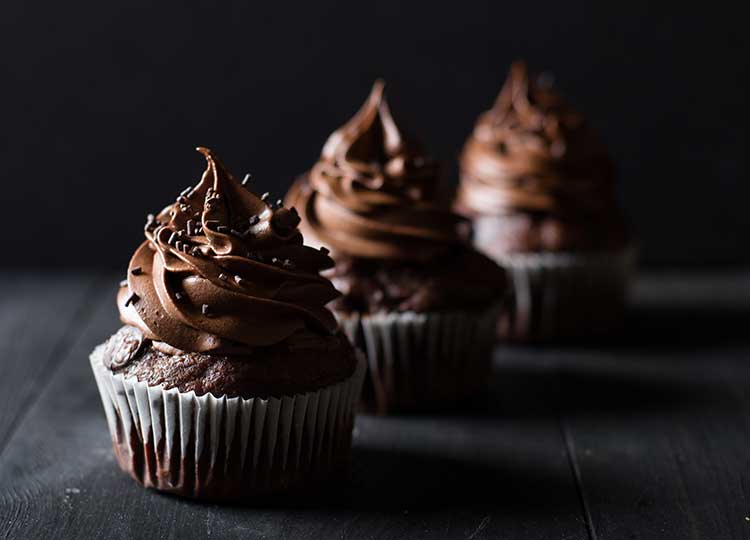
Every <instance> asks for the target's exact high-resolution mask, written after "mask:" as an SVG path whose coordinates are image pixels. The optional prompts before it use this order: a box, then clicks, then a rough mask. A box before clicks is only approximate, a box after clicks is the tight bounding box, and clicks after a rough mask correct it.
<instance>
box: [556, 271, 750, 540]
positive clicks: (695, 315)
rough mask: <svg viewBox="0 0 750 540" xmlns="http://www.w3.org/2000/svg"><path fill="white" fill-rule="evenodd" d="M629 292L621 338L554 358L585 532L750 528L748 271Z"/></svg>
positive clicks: (675, 534)
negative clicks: (585, 512) (631, 304)
mask: <svg viewBox="0 0 750 540" xmlns="http://www.w3.org/2000/svg"><path fill="white" fill-rule="evenodd" d="M635 292H636V298H635V300H636V306H637V310H636V311H635V312H634V313H633V314H632V317H631V319H632V320H631V325H630V327H631V333H630V335H628V336H627V339H626V340H624V341H623V343H621V344H620V346H619V347H612V348H609V349H606V350H597V349H596V348H593V349H588V350H587V349H578V350H575V349H574V350H570V351H565V353H561V354H560V357H559V366H558V369H559V370H560V373H561V386H562V388H563V389H564V393H563V394H562V395H561V396H559V403H560V409H561V411H562V419H563V429H564V432H565V434H566V438H567V440H568V444H569V446H570V447H571V449H572V453H573V455H574V458H575V460H576V462H577V467H578V468H579V470H580V478H581V484H582V490H583V496H584V498H585V501H586V506H587V508H588V509H589V511H590V514H591V520H592V522H593V537H594V538H599V539H609V538H633V539H635V538H643V539H650V538H654V539H656V538H658V539H664V538H674V539H683V538H684V539H703V538H705V539H722V540H724V539H726V540H729V539H746V538H750V497H749V495H750V491H749V490H750V452H748V450H747V449H748V441H750V421H749V420H750V415H749V414H748V413H750V332H749V331H748V323H750V275H748V274H746V273H725V274H715V275H711V276H703V277H702V278H700V279H697V280H696V279H694V278H691V277H689V276H688V277H679V276H673V275H670V276H657V277H655V278H653V279H651V280H649V281H646V282H641V284H640V286H639V287H638V288H637V289H636V291H635Z"/></svg>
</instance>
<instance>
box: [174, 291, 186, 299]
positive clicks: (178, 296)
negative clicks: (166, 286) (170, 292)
mask: <svg viewBox="0 0 750 540" xmlns="http://www.w3.org/2000/svg"><path fill="white" fill-rule="evenodd" d="M183 298H185V295H184V294H182V293H181V292H176V293H174V299H175V300H182V299H183Z"/></svg>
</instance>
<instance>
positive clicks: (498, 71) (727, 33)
mask: <svg viewBox="0 0 750 540" xmlns="http://www.w3.org/2000/svg"><path fill="white" fill-rule="evenodd" d="M610 4H611V3H609V2H591V3H590V4H587V3H579V2H561V1H548V2H512V3H506V2H500V1H497V0H495V1H485V2H480V1H468V0H464V1H461V2H453V3H445V4H443V3H440V2H424V3H417V2H409V3H407V2H406V1H405V0H401V1H394V0H381V1H378V2H367V3H359V2H353V1H334V0H318V1H305V2H296V3H292V2H280V1H277V2H273V1H266V2H250V1H235V2H223V1H216V2H202V3H194V4H193V5H192V7H186V6H185V5H184V4H183V3H177V2H171V1H165V0H159V1H152V2H141V1H128V2H125V1H120V2H107V1H101V0H96V1H94V0H87V1H84V2H60V1H52V0H48V1H40V0H6V1H4V2H3V10H2V14H0V58H1V59H2V62H0V69H1V70H2V71H1V72H0V92H1V93H2V96H1V97H2V105H0V107H2V111H3V114H2V119H0V122H1V125H2V134H3V141H2V146H1V147H0V158H2V164H3V169H4V172H3V177H4V178H3V180H4V185H3V189H2V193H3V195H2V211H3V218H4V231H5V234H4V242H3V249H2V250H1V251H0V262H2V264H3V265H7V264H21V265H34V264H44V265H79V266H80V265H107V266H113V265H119V266H124V265H125V264H126V261H127V259H128V258H129V256H130V253H131V252H132V250H133V248H134V247H135V246H136V244H137V243H138V242H139V241H140V239H141V237H142V236H141V235H142V229H141V228H142V224H143V219H144V216H145V215H146V213H148V212H153V211H156V210H159V209H160V208H161V207H162V206H163V205H164V204H166V203H168V202H170V201H171V200H173V198H174V197H175V195H176V194H177V193H178V192H179V191H180V190H182V189H183V187H184V186H186V185H187V184H188V183H190V182H192V181H194V180H195V179H197V178H198V176H199V174H200V172H201V171H202V169H203V160H202V158H201V156H199V155H198V154H197V153H195V152H194V151H193V148H194V147H195V146H196V145H206V146H210V147H212V148H213V149H214V150H216V151H217V153H218V154H219V155H220V156H221V157H222V158H223V159H224V161H225V162H226V163H227V164H228V165H229V166H230V168H232V169H233V170H235V171H236V172H237V174H238V175H239V174H240V173H241V172H244V171H252V172H253V173H254V174H255V176H256V178H257V186H258V189H260V190H268V189H270V190H272V191H274V192H277V193H280V192H282V191H283V190H284V189H285V188H286V187H287V186H288V185H289V183H290V181H291V180H292V178H293V177H294V176H295V175H296V174H298V173H300V172H301V171H303V170H304V169H305V168H307V167H308V166H309V165H310V164H311V163H312V162H313V161H314V160H315V159H316V157H317V155H318V152H319V151H320V148H321V145H322V144H323V142H324V141H325V139H326V137H327V135H328V134H329V133H330V132H331V131H332V130H333V129H334V128H336V127H337V126H339V125H340V124H341V123H342V122H344V121H345V120H346V119H347V118H348V117H349V116H350V115H351V114H352V113H353V112H354V111H355V110H356V109H357V107H358V106H359V105H360V103H361V102H362V101H363V100H364V98H365V96H366V95H367V93H368V91H369V87H370V85H371V83H372V81H373V79H374V78H375V77H377V76H382V77H384V78H385V79H386V80H387V81H388V83H389V89H390V96H391V102H392V104H393V108H394V109H395V113H396V115H397V117H398V118H399V119H400V120H401V122H403V123H404V124H406V125H407V127H409V128H410V130H411V131H413V132H415V133H418V134H420V135H421V137H422V138H423V139H424V141H425V143H426V144H427V146H428V148H430V149H431V150H432V151H433V152H434V153H435V155H436V156H437V157H439V158H440V159H442V160H443V162H444V163H445V176H446V180H447V181H455V157H456V154H457V153H458V151H459V148H460V146H461V143H462V141H463V140H464V138H465V137H466V135H467V134H468V133H469V131H470V129H471V126H472V123H473V121H474V119H475V117H476V115H477V114H478V113H479V112H481V111H482V110H484V109H486V108H487V107H488V106H489V105H490V104H491V103H492V101H493V99H494V97H495V95H496V93H497V91H498V90H499V88H500V84H501V83H502V80H503V79H504V77H505V74H506V70H507V67H508V64H509V63H510V62H511V61H512V60H513V59H515V58H519V57H524V58H526V59H528V60H529V62H530V64H531V66H532V67H533V68H536V69H541V70H550V71H552V72H554V73H555V75H556V80H557V83H558V84H559V86H560V88H561V89H562V90H563V91H564V92H565V93H566V95H567V96H568V98H569V99H570V100H571V101H572V102H573V103H574V104H576V105H577V106H578V108H580V109H581V110H582V111H583V112H585V113H586V114H588V115H589V116H590V117H591V119H592V120H593V122H594V124H595V125H596V126H598V128H599V129H600V131H601V132H602V133H603V135H604V137H605V139H606V140H607V142H608V144H609V145H610V148H611V151H612V154H613V155H614V157H615V159H616V160H617V163H618V165H619V170H620V180H621V195H622V200H623V203H624V205H625V207H626V209H627V211H628V213H629V216H630V219H631V221H632V222H633V224H634V227H635V230H636V232H637V234H638V236H639V237H640V240H641V247H642V255H643V259H644V260H645V261H646V263H647V264H683V265H684V264H725V263H743V262H745V263H746V262H748V261H750V257H748V253H747V249H746V248H747V240H746V235H747V233H748V232H749V231H750V213H749V212H748V211H747V204H748V197H749V196H750V186H749V185H748V181H747V180H748V179H747V166H746V165H747V161H746V157H745V150H746V137H745V126H746V122H747V118H746V116H747V110H746V109H747V108H746V107H745V104H744V100H745V95H746V90H747V88H746V85H745V77H746V76H747V72H746V71H747V58H748V53H749V52H750V51H748V39H747V38H746V37H745V36H744V34H745V33H746V30H745V28H744V26H745V23H744V18H743V17H741V16H740V15H739V14H738V13H733V11H732V9H731V8H729V7H728V6H726V7H724V8H722V7H721V6H720V5H719V4H717V3H716V2H714V3H712V4H710V5H709V4H706V3H696V7H691V6H689V5H688V4H689V3H687V2H683V3H679V4H676V5H675V6H667V5H663V4H662V5H661V6H659V5H656V4H657V3H656V2H647V1H644V0H631V1H628V2H622V3H620V5H619V6H615V5H610Z"/></svg>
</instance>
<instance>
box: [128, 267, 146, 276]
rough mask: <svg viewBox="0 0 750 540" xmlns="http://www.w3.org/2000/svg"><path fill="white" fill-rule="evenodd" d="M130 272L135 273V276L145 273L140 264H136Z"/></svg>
mask: <svg viewBox="0 0 750 540" xmlns="http://www.w3.org/2000/svg"><path fill="white" fill-rule="evenodd" d="M130 273H131V274H133V275H134V276H140V275H141V274H142V273H143V270H141V267H140V266H136V267H135V268H133V269H132V270H131V271H130Z"/></svg>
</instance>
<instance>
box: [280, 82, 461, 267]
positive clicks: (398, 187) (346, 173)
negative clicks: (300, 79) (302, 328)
mask: <svg viewBox="0 0 750 540" xmlns="http://www.w3.org/2000/svg"><path fill="white" fill-rule="evenodd" d="M439 197H440V193H439V182H438V170H437V165H436V164H435V162H434V161H433V160H432V159H431V158H430V157H429V156H427V155H425V153H424V152H423V151H422V149H421V147H420V146H419V145H418V144H417V143H416V142H415V141H413V140H412V139H410V138H408V137H406V136H405V135H404V133H403V132H402V131H401V129H399V127H398V126H397V125H396V122H395V121H394V119H393V116H392V115H391V112H390V108H389V107H388V103H387V101H386V98H385V94H384V84H383V82H382V81H376V82H375V85H374V86H373V88H372V92H371V93H370V96H369V97H368V98H367V101H366V102H365V104H364V105H363V106H362V108H361V109H360V110H359V111H358V112H357V113H356V114H355V115H354V117H352V119H351V120H349V122H347V123H346V124H344V125H343V126H342V127H341V128H339V129H338V130H336V131H335V132H334V133H333V134H332V135H331V136H330V137H329V138H328V141H327V142H326V144H325V146H324V147H323V151H322V153H321V156H320V159H319V160H318V162H317V163H316V164H315V166H314V167H313V168H312V170H311V171H310V172H309V173H308V174H307V175H306V176H305V177H304V178H303V179H301V180H300V181H298V182H297V184H295V186H294V187H293V188H292V190H291V191H290V193H289V195H288V196H287V203H288V204H294V205H295V206H296V207H297V208H299V209H300V211H301V212H302V213H303V225H302V227H303V231H304V233H305V236H306V237H308V239H311V238H314V239H315V240H314V241H317V242H318V243H320V244H323V245H326V246H330V247H331V248H332V249H333V250H334V251H335V252H339V253H342V254H346V255H350V256H354V257H364V258H387V259H412V260H415V259H416V260H424V259H429V258H431V257H433V256H435V255H436V254H437V253H441V252H443V251H446V250H448V249H450V247H451V246H452V245H454V244H456V243H457V242H459V241H460V234H459V225H460V223H461V218H460V217H458V216H457V215H455V214H453V213H452V212H450V211H449V210H448V205H447V204H444V203H445V201H442V200H439Z"/></svg>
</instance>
